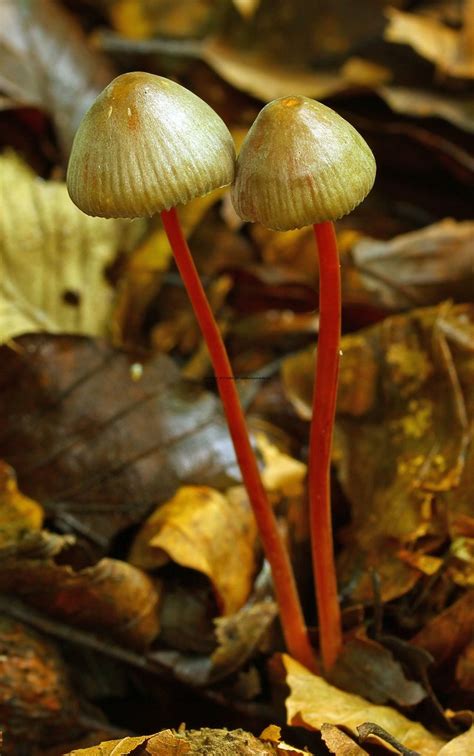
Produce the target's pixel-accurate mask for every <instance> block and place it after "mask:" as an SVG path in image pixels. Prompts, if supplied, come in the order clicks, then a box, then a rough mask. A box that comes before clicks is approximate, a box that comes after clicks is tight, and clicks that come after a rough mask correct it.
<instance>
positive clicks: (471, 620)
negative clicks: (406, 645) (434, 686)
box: [412, 590, 474, 665]
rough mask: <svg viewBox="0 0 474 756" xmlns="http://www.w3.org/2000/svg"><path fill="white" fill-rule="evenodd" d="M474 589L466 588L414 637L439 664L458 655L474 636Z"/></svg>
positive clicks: (415, 641) (416, 642) (413, 641)
mask: <svg viewBox="0 0 474 756" xmlns="http://www.w3.org/2000/svg"><path fill="white" fill-rule="evenodd" d="M473 627H474V590H471V591H466V593H465V594H464V595H463V596H461V598H459V599H458V600H457V601H455V602H454V604H451V606H449V607H448V608H447V609H445V610H444V611H443V612H441V614H439V615H438V616H436V617H433V619H432V620H431V621H430V622H427V624H426V625H425V626H424V627H423V628H422V630H420V632H419V633H417V635H415V637H414V638H413V639H412V643H414V644H415V645H416V646H420V647H421V648H424V649H425V650H426V651H429V653H430V654H431V655H432V656H433V658H434V660H435V663H436V664H437V665H441V664H444V663H446V662H448V661H450V660H453V659H456V658H457V657H458V656H459V654H460V653H461V651H462V650H463V649H464V648H465V647H466V646H467V645H468V644H469V643H470V642H471V640H472V629H473Z"/></svg>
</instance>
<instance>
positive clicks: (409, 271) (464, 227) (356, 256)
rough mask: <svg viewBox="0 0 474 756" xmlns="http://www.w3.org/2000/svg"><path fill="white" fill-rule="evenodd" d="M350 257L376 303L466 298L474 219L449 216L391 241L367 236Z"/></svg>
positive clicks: (473, 265) (392, 305)
mask: <svg viewBox="0 0 474 756" xmlns="http://www.w3.org/2000/svg"><path fill="white" fill-rule="evenodd" d="M473 167H474V165H473ZM351 255H352V258H351V260H352V262H353V264H354V266H355V268H356V269H357V270H359V272H360V274H361V277H362V281H361V284H362V286H363V287H364V288H365V289H366V290H367V291H368V292H370V293H371V294H372V296H373V298H372V299H371V301H372V302H373V303H374V304H378V305H380V306H382V307H386V308H388V309H399V308H405V307H406V306H407V304H408V303H410V301H411V302H413V301H416V302H417V303H418V305H419V306H424V305H430V304H437V303H438V302H440V301H441V300H443V299H447V298H448V297H452V298H453V299H457V300H458V301H467V300H468V299H469V292H471V291H472V288H473V286H474V222H471V221H462V222H457V221H454V220H451V219H449V218H447V219H445V220H442V221H440V222H439V223H434V224H433V225H431V226H426V227H425V228H422V229H420V230H419V231H413V232H411V233H408V234H402V235H401V236H396V237H395V238H394V239H390V240H389V241H378V240H375V239H367V238H362V239H361V240H359V241H357V242H356V243H355V245H354V247H353V248H352V252H351ZM343 275H344V273H343ZM391 283H393V286H391Z"/></svg>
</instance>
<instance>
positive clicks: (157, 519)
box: [130, 486, 257, 614]
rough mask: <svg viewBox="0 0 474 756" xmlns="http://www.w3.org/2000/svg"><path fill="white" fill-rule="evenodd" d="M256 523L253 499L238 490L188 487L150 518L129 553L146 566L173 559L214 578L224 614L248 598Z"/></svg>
mask: <svg viewBox="0 0 474 756" xmlns="http://www.w3.org/2000/svg"><path fill="white" fill-rule="evenodd" d="M256 535H257V531H256V525H255V521H254V518H253V514H252V511H251V509H250V506H249V503H248V500H247V498H246V496H245V495H244V494H243V492H241V493H239V492H238V491H236V490H235V489H234V491H233V492H232V493H230V494H229V495H228V496H224V495H222V494H221V493H219V492H218V491H215V490H213V489H211V488H205V487H196V486H186V487H184V488H181V489H180V490H179V491H178V493H177V494H176V495H175V496H174V497H173V499H171V500H170V501H169V502H167V503H166V504H163V505H161V506H160V507H159V508H158V509H157V510H156V511H155V512H154V513H153V514H152V515H151V517H149V518H148V520H147V521H146V523H145V525H144V526H143V528H142V530H141V531H140V533H139V534H138V536H137V538H136V539H135V542H134V544H133V547H132V551H131V554H130V559H131V561H132V562H133V563H134V564H136V565H138V566H140V567H142V568H143V569H151V568H154V567H159V566H161V565H163V564H165V563H166V562H167V561H169V560H170V559H171V560H172V561H174V562H176V563H177V564H179V565H181V566H182V567H187V568H189V569H193V570H196V571H197V572H201V573H202V574H204V575H206V576H207V577H208V578H209V580H210V581H211V583H212V585H213V588H214V591H215V594H216V598H217V601H218V604H219V606H220V607H221V610H222V613H223V614H232V613H233V612H235V611H236V610H237V609H239V608H240V607H241V606H242V605H243V604H244V602H245V600H246V599H247V597H248V595H249V593H250V590H251V587H252V579H253V575H254V573H255V569H256Z"/></svg>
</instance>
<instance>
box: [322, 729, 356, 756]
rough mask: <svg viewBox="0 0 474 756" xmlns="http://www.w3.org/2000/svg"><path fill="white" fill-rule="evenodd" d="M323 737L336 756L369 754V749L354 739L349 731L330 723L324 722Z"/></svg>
mask: <svg viewBox="0 0 474 756" xmlns="http://www.w3.org/2000/svg"><path fill="white" fill-rule="evenodd" d="M321 737H322V739H323V740H324V742H325V743H326V745H327V747H328V749H329V751H330V752H331V753H334V754H336V756H364V754H365V756H367V751H365V750H364V749H363V748H361V747H360V746H359V745H357V743H356V742H355V741H354V740H352V738H351V737H349V735H347V733H345V732H344V731H343V730H341V729H339V727H335V726H334V725H330V724H323V726H322V727H321Z"/></svg>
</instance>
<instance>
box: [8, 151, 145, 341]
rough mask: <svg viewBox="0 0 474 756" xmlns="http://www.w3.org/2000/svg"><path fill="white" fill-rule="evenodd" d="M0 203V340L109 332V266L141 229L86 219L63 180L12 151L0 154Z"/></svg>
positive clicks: (129, 225)
mask: <svg viewBox="0 0 474 756" xmlns="http://www.w3.org/2000/svg"><path fill="white" fill-rule="evenodd" d="M0 201H1V205H2V213H1V217H0V270H1V276H0V343H1V342H5V341H7V340H8V339H11V338H13V337H14V336H18V335H19V334H22V333H27V332H35V331H47V332H50V333H55V332H56V333H57V332H66V333H81V334H90V335H102V334H105V333H106V332H107V331H108V322H109V319H110V315H111V311H112V304H113V298H114V291H113V289H112V287H111V285H110V284H109V283H108V281H107V279H106V276H105V273H106V268H107V266H108V265H109V264H110V263H111V262H112V261H113V260H114V258H115V257H116V255H117V253H118V251H119V250H123V251H125V250H126V249H127V246H128V245H129V244H130V242H131V241H132V239H133V234H134V230H133V229H134V228H135V229H136V230H137V231H138V226H136V225H135V226H133V225H131V224H130V223H127V222H126V221H117V220H112V221H110V220H104V219H101V218H90V217H89V216H88V215H84V213H82V212H81V211H80V210H78V208H77V207H76V206H75V205H73V203H72V202H71V200H70V199H69V195H68V193H67V189H66V185H65V184H64V183H62V182H59V181H44V180H43V179H41V178H38V177H37V176H35V175H34V174H33V172H32V171H31V170H30V169H29V168H28V167H27V166H26V165H25V164H24V163H23V162H21V160H20V159H19V158H17V157H16V156H15V155H13V154H7V155H5V156H2V157H0Z"/></svg>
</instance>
